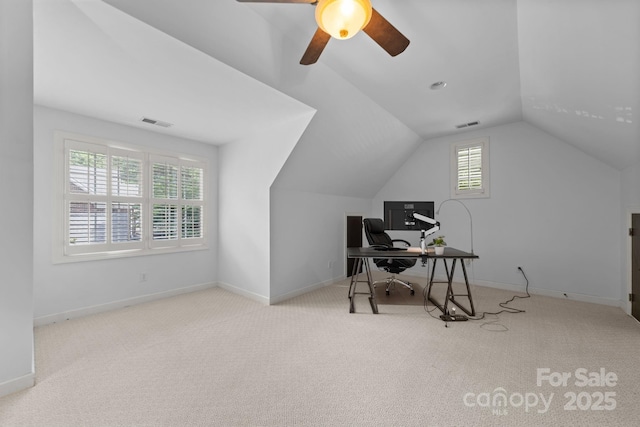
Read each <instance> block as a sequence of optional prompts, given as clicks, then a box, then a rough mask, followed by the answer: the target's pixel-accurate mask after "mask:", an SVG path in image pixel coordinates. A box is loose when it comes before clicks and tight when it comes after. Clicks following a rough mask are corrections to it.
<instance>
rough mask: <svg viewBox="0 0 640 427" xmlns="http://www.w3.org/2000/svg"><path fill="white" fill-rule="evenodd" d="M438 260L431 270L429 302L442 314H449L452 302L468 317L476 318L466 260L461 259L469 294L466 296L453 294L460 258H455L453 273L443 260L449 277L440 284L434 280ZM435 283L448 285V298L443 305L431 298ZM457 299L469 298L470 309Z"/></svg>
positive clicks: (452, 266)
mask: <svg viewBox="0 0 640 427" xmlns="http://www.w3.org/2000/svg"><path fill="white" fill-rule="evenodd" d="M437 260H438V258H435V259H434V260H433V267H432V268H431V279H430V283H429V292H428V293H427V299H428V300H429V301H431V302H432V303H433V304H434V305H435V306H436V307H438V308H439V309H440V311H442V314H447V311H448V306H449V301H451V302H452V303H453V304H455V305H456V306H457V307H458V308H459V309H460V310H462V311H464V312H465V313H466V314H467V315H469V316H475V315H476V309H475V307H474V306H473V299H472V297H471V288H470V287H469V278H468V276H467V269H466V267H465V265H464V259H463V258H460V264H461V265H462V273H463V274H464V284H465V286H466V288H467V293H466V294H454V293H453V273H454V272H455V270H456V263H457V261H458V258H453V263H452V264H451V271H449V266H448V265H447V260H446V258H442V262H443V263H444V269H445V273H446V276H447V281H446V282H438V281H434V280H433V276H434V274H435V271H436V261H437ZM434 283H446V284H447V292H446V296H445V298H444V303H442V304H440V303H439V302H438V301H437V300H436V299H435V298H433V297H432V296H431V289H432V288H433V284H434ZM456 297H467V298H469V305H470V308H467V307H464V306H462V305H461V304H460V303H459V302H458V301H456Z"/></svg>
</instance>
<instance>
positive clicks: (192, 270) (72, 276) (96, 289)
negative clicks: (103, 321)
mask: <svg viewBox="0 0 640 427" xmlns="http://www.w3.org/2000/svg"><path fill="white" fill-rule="evenodd" d="M55 130H62V131H67V132H72V133H78V134H84V135H88V136H93V137H100V138H105V139H110V140H113V141H122V142H126V143H131V144H136V145H141V146H145V147H149V148H151V149H159V150H166V151H170V152H180V153H185V154H192V155H197V156H201V157H204V158H207V159H209V162H210V174H209V176H210V181H209V182H208V186H207V188H208V189H209V192H208V194H207V196H208V197H209V200H211V201H212V204H211V208H210V209H208V213H207V216H206V220H207V221H208V223H209V233H210V237H211V240H210V247H209V249H207V250H200V251H191V252H183V253H175V254H162V255H149V256H139V257H131V258H120V259H113V260H101V261H84V262H74V263H66V264H53V263H52V245H53V244H52V236H53V227H56V226H57V224H54V223H53V220H52V218H53V211H52V209H53V200H52V193H53V191H52V188H53V187H52V186H53V166H54V165H53V146H54V144H53V132H54V131H55ZM34 146H35V154H34V164H35V170H34V180H35V181H34V195H35V202H34V209H35V215H34V222H33V226H34V231H35V238H34V243H35V248H34V258H33V259H34V297H35V317H36V318H43V317H45V318H47V319H51V320H55V319H56V316H58V315H59V316H61V317H62V318H64V317H65V316H67V315H73V313H74V312H78V311H79V312H80V313H82V312H84V311H86V310H87V308H90V307H93V306H100V305H113V304H114V303H116V305H117V303H118V302H119V301H123V302H125V303H126V302H127V301H129V302H130V301H132V300H133V301H136V299H140V298H143V297H145V296H148V295H153V294H160V293H175V292H179V291H180V290H181V289H187V288H189V287H199V286H207V285H212V284H214V283H215V281H216V278H217V256H216V246H215V242H216V240H217V206H216V201H217V187H218V182H217V163H218V148H217V147H215V146H213V145H208V144H203V143H199V142H194V141H190V140H185V139H180V138H174V137H171V136H167V135H162V134H158V133H154V132H147V131H144V130H140V129H136V128H131V127H127V126H121V125H118V124H115V123H110V122H104V121H101V120H96V119H92V118H88V117H84V116H79V115H75V114H71V113H67V112H63V111H60V110H54V109H50V108H46V107H41V106H36V107H35V111H34ZM141 273H146V276H147V280H146V281H144V282H141V281H140V274H141ZM83 310H84V311H83Z"/></svg>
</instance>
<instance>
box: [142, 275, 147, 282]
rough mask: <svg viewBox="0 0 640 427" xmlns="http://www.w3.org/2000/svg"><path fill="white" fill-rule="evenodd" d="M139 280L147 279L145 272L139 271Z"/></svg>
mask: <svg viewBox="0 0 640 427" xmlns="http://www.w3.org/2000/svg"><path fill="white" fill-rule="evenodd" d="M140 281H141V282H146V281H147V273H140Z"/></svg>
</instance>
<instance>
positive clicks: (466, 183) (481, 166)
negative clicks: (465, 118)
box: [451, 138, 490, 198]
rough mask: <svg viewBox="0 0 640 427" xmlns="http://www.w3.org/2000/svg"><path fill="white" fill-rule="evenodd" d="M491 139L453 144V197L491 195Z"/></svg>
mask: <svg viewBox="0 0 640 427" xmlns="http://www.w3.org/2000/svg"><path fill="white" fill-rule="evenodd" d="M489 190H490V188H489V139H488V138H479V139H476V140H472V141H464V142H457V143H453V144H451V198H471V197H489V195H490V194H489Z"/></svg>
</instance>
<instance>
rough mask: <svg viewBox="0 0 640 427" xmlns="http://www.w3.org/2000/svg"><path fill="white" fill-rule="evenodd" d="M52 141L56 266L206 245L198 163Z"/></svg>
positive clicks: (108, 145)
mask: <svg viewBox="0 0 640 427" xmlns="http://www.w3.org/2000/svg"><path fill="white" fill-rule="evenodd" d="M56 141H57V144H59V145H60V149H59V150H58V152H59V153H61V154H62V155H61V156H59V157H62V158H58V159H57V162H60V163H63V164H64V168H60V169H59V170H63V171H64V172H62V173H59V175H58V179H59V181H57V182H61V183H62V182H63V185H61V187H62V188H63V189H62V197H61V198H59V199H60V200H59V201H58V202H57V203H59V209H58V211H62V215H61V216H62V218H63V220H62V227H55V229H56V230H57V229H59V228H60V229H61V230H62V231H61V232H60V231H58V230H57V231H56V233H59V234H62V235H61V236H60V237H61V238H62V239H61V240H62V245H61V246H60V247H59V248H58V247H57V248H56V251H57V255H58V260H59V261H60V260H64V261H69V260H71V259H69V258H73V257H74V256H75V255H83V256H82V257H75V258H77V259H99V258H104V257H113V256H129V255H142V254H149V253H158V252H167V251H175V250H185V249H198V248H199V247H206V246H205V244H206V240H205V238H206V228H205V225H206V224H205V217H204V212H205V209H206V200H205V191H204V183H205V182H206V173H207V163H206V161H205V160H203V159H196V158H193V157H188V158H187V157H186V156H180V155H174V154H169V155H167V154H166V153H163V154H156V153H152V152H149V151H147V150H144V149H141V148H139V147H134V146H128V145H125V144H121V143H112V142H107V141H100V140H97V139H95V138H89V137H79V136H75V135H69V134H63V133H58V134H57V136H56ZM57 241H60V240H57ZM65 258H66V259H65Z"/></svg>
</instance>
